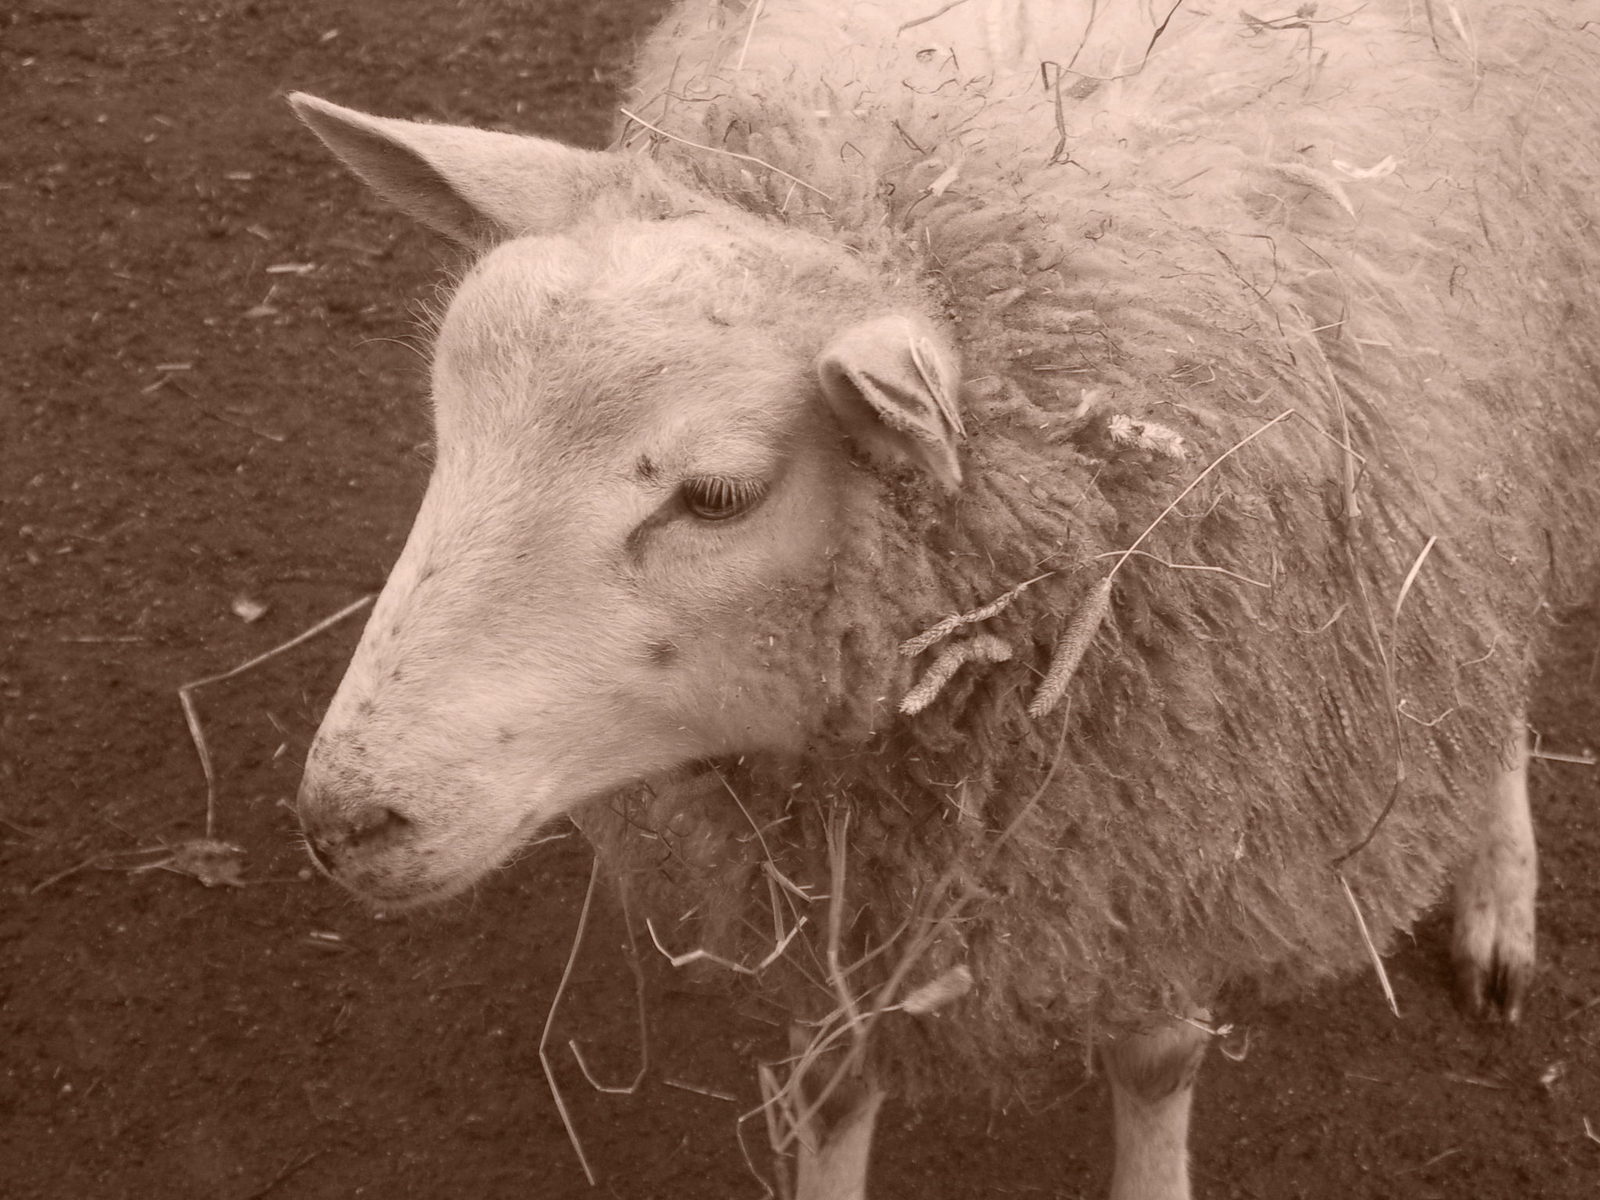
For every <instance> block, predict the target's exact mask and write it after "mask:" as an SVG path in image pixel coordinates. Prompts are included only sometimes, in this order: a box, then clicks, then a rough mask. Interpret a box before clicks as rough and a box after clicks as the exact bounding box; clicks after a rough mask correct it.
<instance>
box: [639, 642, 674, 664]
mask: <svg viewBox="0 0 1600 1200" xmlns="http://www.w3.org/2000/svg"><path fill="white" fill-rule="evenodd" d="M645 654H646V655H648V656H649V658H650V663H651V665H652V666H657V667H670V666H671V665H672V664H673V663H675V662H677V661H678V647H677V646H675V645H673V644H672V643H671V642H668V641H665V640H663V641H659V642H651V643H650V644H649V645H648V646H646V647H645Z"/></svg>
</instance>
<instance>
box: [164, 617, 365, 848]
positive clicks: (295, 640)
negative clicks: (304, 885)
mask: <svg viewBox="0 0 1600 1200" xmlns="http://www.w3.org/2000/svg"><path fill="white" fill-rule="evenodd" d="M376 599H377V596H376V595H375V594H374V595H368V596H363V597H361V599H359V600H357V601H355V602H354V603H351V604H347V605H345V606H344V607H343V608H341V609H340V610H339V611H338V612H336V613H334V614H333V615H332V616H331V617H324V618H323V619H322V620H320V621H318V622H317V623H316V624H315V625H313V626H312V627H311V628H310V629H307V630H305V631H304V632H302V633H297V634H296V635H295V636H294V637H292V638H290V639H289V640H288V641H287V642H284V643H283V644H282V645H278V646H274V647H273V648H272V649H271V650H268V651H266V652H265V653H264V654H258V655H256V656H255V657H254V658H252V659H249V660H247V661H245V662H242V663H240V664H239V665H238V666H237V667H234V668H233V669H232V670H228V671H223V672H222V673H221V674H218V675H207V676H206V677H205V678H204V679H195V680H191V681H190V682H188V683H185V684H183V685H181V686H180V687H179V688H178V703H179V704H181V705H182V706H183V719H184V720H185V721H186V722H187V723H188V725H189V737H190V738H191V739H192V740H193V742H194V748H195V750H196V751H197V752H198V753H199V755H200V770H201V771H203V772H204V773H205V777H206V834H205V835H206V839H207V840H208V841H209V840H212V839H214V838H215V836H216V813H217V776H216V772H215V771H214V770H213V769H212V766H211V751H210V750H209V749H208V748H207V747H206V735H205V733H204V731H203V730H202V729H201V728H200V714H199V712H198V711H197V710H196V708H195V705H194V695H193V693H194V692H195V691H197V690H198V689H200V688H203V687H207V686H209V685H211V684H213V683H221V682H222V681H223V680H224V679H232V678H233V677H234V676H235V675H242V674H244V673H245V672H246V671H248V670H251V669H252V668H254V667H258V666H260V665H261V664H262V663H264V662H266V661H267V660H268V659H270V658H273V657H276V656H277V655H279V654H282V653H284V652H285V651H286V650H292V649H294V648H295V647H296V646H298V645H300V643H301V642H306V641H310V640H311V639H312V638H314V637H316V636H317V634H319V633H322V632H323V631H324V630H326V629H331V628H332V627H333V626H335V625H337V624H338V623H339V622H340V621H343V620H344V619H345V618H346V617H349V616H353V615H354V614H355V613H358V612H360V611H361V610H362V609H363V608H365V607H366V606H367V605H369V604H371V603H372V602H373V601H374V600H376Z"/></svg>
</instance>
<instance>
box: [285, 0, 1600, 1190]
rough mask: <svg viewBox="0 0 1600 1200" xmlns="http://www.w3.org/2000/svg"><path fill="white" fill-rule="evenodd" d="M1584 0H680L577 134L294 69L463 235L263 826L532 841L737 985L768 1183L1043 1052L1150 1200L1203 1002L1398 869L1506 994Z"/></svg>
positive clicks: (1583, 478) (1419, 904) (433, 865)
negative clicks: (385, 545)
mask: <svg viewBox="0 0 1600 1200" xmlns="http://www.w3.org/2000/svg"><path fill="white" fill-rule="evenodd" d="M1595 16H1596V12H1595V6H1594V5H1592V4H1589V3H1587V2H1584V3H1570V2H1567V0H1542V2H1541V3H1534V4H1530V5H1528V6H1505V5H1491V4H1487V3H1484V4H1481V5H1473V4H1467V3H1458V4H1451V5H1447V6H1443V7H1442V8H1441V7H1438V6H1399V5H1391V4H1372V5H1366V6H1351V7H1350V8H1349V9H1348V10H1340V11H1338V12H1328V13H1323V12H1322V11H1321V10H1320V9H1317V8H1315V7H1314V6H1310V5H1306V6H1301V7H1299V8H1294V9H1289V8H1285V9H1283V10H1282V11H1281V12H1277V13H1268V14H1267V15H1262V16H1255V15H1250V14H1243V13H1233V12H1231V11H1229V12H1224V11H1221V10H1218V11H1215V12H1201V11H1199V10H1198V9H1195V8H1193V7H1188V6H1184V5H1182V3H1181V0H1180V3H1178V4H1175V5H1171V6H1167V5H1164V4H1163V5H1161V6H1159V7H1158V8H1150V7H1147V5H1145V4H1142V3H1140V4H1133V3H1130V4H1122V5H1099V4H1096V3H1094V2H1093V0H1073V2H1064V3H1056V4H1048V5H1047V4H1043V3H1028V2H1024V0H1016V2H1013V3H1010V4H999V3H980V2H979V0H970V2H969V3H958V4H956V5H940V4H938V3H936V2H935V0H880V2H878V3H866V2H861V3H845V2H843V0H766V2H763V0H756V2H755V3H748V4H745V3H739V2H738V0H681V2H680V3H679V4H678V5H677V6H676V7H675V8H674V9H673V10H672V11H671V12H670V13H669V14H668V16H667V17H666V19H665V20H664V22H663V23H662V24H661V25H660V27H659V28H658V29H657V31H656V32H655V33H654V34H653V35H652V36H651V37H650V38H649V40H648V41H647V42H646V43H645V44H644V46H643V48H642V51H641V54H640V57H639V62H638V65H637V73H636V76H635V82H634V87H633V90H632V93H631V98H630V101H629V104H628V106H626V107H625V109H624V122H623V124H622V126H621V130H620V133H619V138H618V143H617V145H616V146H614V147H613V148H612V149H610V150H607V151H603V152H597V151H586V150H579V149H574V148H569V147H566V146H563V145H560V144H558V143H555V142H551V141H547V140H541V139H537V138H532V137H523V136H518V135H513V134H507V133H499V132H489V131H481V130H471V129H463V128H453V127H447V126H440V125H432V124H425V123H417V122H410V121H402V120H396V119H390V118H381V117H375V116H369V115H365V114H361V113H357V112H353V111H351V110H348V109H344V108H340V107H338V106H336V105H333V104H330V103H328V102H326V101H323V100H319V99H315V98H312V97H310V96H305V95H296V96H294V97H292V103H293V104H294V107H295V108H296V110H297V112H298V113H299V115H300V116H301V117H302V118H303V119H304V120H305V122H306V123H307V124H308V125H309V126H310V127H311V128H312V130H313V131H314V132H315V133H316V134H317V135H318V136H320V137H321V139H322V140H323V141H324V142H326V143H327V145H328V146H329V147H330V148H331V149H332V151H333V152H334V153H335V154H336V155H337V156H338V157H339V158H341V159H342V160H343V161H344V162H345V163H346V164H347V165H348V166H349V167H350V168H351V169H353V170H354V172H355V173H356V174H358V175H359V176H361V177H362V178H363V179H364V180H365V181H366V182H367V183H368V184H370V185H371V186H372V187H373V188H374V189H375V190H376V191H377V192H378V193H379V194H381V195H382V196H384V197H386V198H387V199H388V200H390V201H391V202H393V203H394V204H395V205H396V206H398V207H399V208H400V209H402V210H404V211H405V212H407V213H409V214H410V215H412V216H413V217H415V218H417V219H419V220H421V221H422V222H423V223H425V224H427V225H428V226H430V227H432V228H434V229H435V230H437V231H439V232H441V233H442V234H444V235H445V236H447V237H449V238H451V239H453V240H455V241H456V242H459V243H460V244H462V245H463V246H465V247H467V248H468V249H469V250H470V251H472V252H473V253H474V254H475V255H476V260H475V262H474V264H473V265H472V267H471V269H470V270H469V271H467V273H466V274H465V276H464V277H463V278H462V279H461V281H460V283H459V286H458V287H457V288H456V290H455V292H454V295H453V298H452V299H451V300H450V303H449V306H448V310H447V311H446V312H445V314H444V316H443V318H442V320H441V322H440V324H439V326H438V329H437V336H436V341H435V346H434V353H433V360H432V388H433V397H434V416H435V424H436V434H437V445H438V451H437V459H436V462H435V465H434V468H433V474H432V478H431V480H430V482H429V485H428V489H427V493H426V495H425V497H424V499H423V501H422V504H421V508H420V511H419V513H418V515H417V519H416V523H415V526H414V528H413V530H412V533H411V536H410V538H409V540H408V541H407V543H406V546H405V548H404V550H403V552H402V553H401V555H400V558H399V561H398V562H397V564H396V566H395V568H394V571H393V573H392V574H391V576H390V578H389V580H388V583H387V585H386V586H385V588H384V590H383V593H382V595H381V596H380V598H379V600H378V601H377V604H376V606H375V608H374V611H373V613H372V616H371V619H370V621H369V623H368V626H367V628H366V631H365V634H364V636H363V638H362V641H361V644H360V646H359V648H358V649H357V651H356V653H355V657H354V659H353V661H352V663H351V665H350V667H349V670H348V673H347V674H346V676H345V678H344V680H343V682H342V684H341V685H340V687H339V689H338V692H337V694H336V695H335V697H334V699H333V701H332V703H331V705H330V707H329V709H328V712H327V714H326V717H325V719H324V721H323V723H322V726H321V728H320V730H319V732H318V735H317V737H316V740H315V742H314V744H313V747H312V749H311V752H310V754H309V756H308V759H307V763H306V769H305V775H304V779H303V782H302V785H301V790H300V794H299V801H298V806H299V814H300V819H301V822H302V825H303V828H304V831H305V834H306V838H307V842H308V845H309V847H310V849H311V853H312V855H313V857H314V858H315V860H316V862H317V863H318V865H319V866H320V867H321V868H322V869H323V870H324V871H325V872H326V873H327V874H328V875H330V876H331V877H332V878H334V879H335V880H337V881H338V882H340V883H341V884H343V885H345V886H346V887H348V888H350V889H351V890H352V891H354V892H356V893H357V894H359V895H360V896H363V897H365V898H366V899H367V900H369V901H370V902H372V903H374V904H377V905H380V906H383V907H385V908H396V907H402V906H405V905H410V904H419V903H423V902H426V901H430V900H437V899H440V898H443V897H447V896H450V895H453V894H456V893H459V892H460V891H462V890H463V889H466V888H468V887H470V886H471V885H472V884H473V883H474V882H475V881H476V880H478V879H480V878H482V877H483V876H484V874H485V873H487V872H489V871H491V870H492V869H494V868H495V867H496V866H497V865H499V864H501V863H503V862H505V861H506V860H507V859H508V857H509V856H511V855H512V854H513V853H514V851H515V850H516V849H517V847H518V846H520V845H521V844H523V843H524V842H526V841H527V840H528V839H529V838H530V836H531V835H533V834H534V833H535V832H536V831H538V830H539V829H541V828H543V827H545V826H546V825H548V824H549V823H550V822H552V821H554V820H556V819H557V818H558V817H561V816H567V817H570V818H571V819H573V820H574V821H576V822H577V823H578V824H579V825H580V826H581V827H582V828H583V830H584V831H585V833H586V834H587V835H588V837H589V838H590V840H591V841H592V842H593V843H594V845H595V848H596V851H597V854H598V855H599V856H600V858H601V859H602V861H603V862H604V863H605V864H606V865H607V866H608V868H609V869H610V870H611V871H612V872H613V873H614V874H615V875H616V877H617V878H618V879H619V880H622V881H623V882H624V883H625V885H626V892H627V895H628V898H629V903H630V904H634V905H637V906H638V907H639V908H640V909H641V910H642V911H643V912H645V913H646V914H647V915H648V919H649V929H650V932H651V935H652V936H653V937H654V938H656V940H657V944H658V945H660V946H661V947H662V949H663V950H664V951H667V952H669V953H675V954H676V953H679V952H682V953H683V955H684V957H685V958H700V959H710V960H712V961H716V962H722V963H725V964H730V965H732V966H734V967H735V968H736V969H737V972H736V973H737V974H738V976H739V978H740V979H741V980H743V981H744V982H746V983H747V984H748V985H749V986H751V987H752V988H756V989H760V990H763V991H764V992H765V993H766V994H767V995H769V996H770V997H772V998H773V999H775V1000H776V1001H778V1002H779V1003H781V1004H782V1005H783V1007H784V1008H785V1009H786V1011H788V1012H789V1013H790V1014H791V1015H792V1019H793V1021H794V1026H793V1028H794V1030H795V1040H796V1055H795V1058H794V1059H793V1060H792V1061H791V1063H790V1067H791V1071H790V1076H789V1078H788V1081H787V1083H786V1084H785V1085H784V1087H783V1088H782V1090H781V1091H780V1092H779V1093H778V1094H777V1095H776V1096H775V1097H774V1106H775V1107H776V1108H780V1109H782V1110H783V1111H784V1112H785V1113H787V1121H788V1124H787V1125H786V1126H785V1127H784V1133H783V1136H782V1137H780V1139H779V1141H780V1143H781V1144H797V1145H798V1175H799V1184H798V1188H799V1192H798V1194H799V1195H801V1196H802V1197H806V1198H807V1200H821V1198H828V1200H837V1198H848V1197H860V1196H863V1195H864V1194H865V1181H866V1163H867V1151H868V1147H869V1145H870V1140H871V1132H872V1125H873V1120H874V1117H875V1115H876V1113H877V1111H878V1107H879V1104H880V1103H881V1101H882V1099H883V1097H884V1096H885V1095H886V1094H888V1093H889V1092H891V1091H892V1092H895V1093H898V1094H900V1095H903V1096H905V1097H907V1098H909V1099H912V1100H915V1099H916V1098H918V1097H921V1096H924V1095H927V1094H929V1093H930V1092H932V1091H934V1090H937V1089H938V1088H940V1087H941V1086H949V1083H950V1081H951V1080H953V1079H961V1080H963V1081H967V1082H970V1081H978V1082H980V1083H985V1084H989V1085H992V1086H993V1088H994V1089H995V1090H997V1091H999V1090H1002V1089H1003V1086H1004V1082H1003V1081H1005V1080H1007V1079H1008V1078H1010V1076H1011V1074H1012V1072H1013V1071H1014V1070H1015V1069H1016V1068H1017V1067H1018V1066H1019V1065H1020V1064H1026V1063H1028V1062H1030V1061H1036V1060H1038V1059H1039V1058H1040V1057H1041V1056H1047V1055H1051V1054H1059V1053H1061V1051H1060V1050H1059V1049H1058V1047H1060V1046H1061V1045H1062V1044H1063V1043H1065V1044H1067V1045H1069V1046H1072V1045H1076V1046H1080V1047H1085V1048H1089V1047H1092V1048H1093V1049H1094V1052H1095V1054H1096V1055H1097V1057H1098V1061H1099V1062H1100V1063H1101V1064H1102V1066H1103V1068H1104V1070H1105V1073H1106V1075H1107V1076H1108V1078H1109V1082H1110V1086H1111V1091H1112V1097H1113V1107H1114V1114H1115V1130H1116V1132H1115V1143H1116V1144H1115V1165H1114V1172H1113V1182H1112V1195H1113V1196H1114V1197H1117V1198H1120V1200H1134V1198H1138V1200H1175V1198H1179V1197H1186V1196H1188V1195H1189V1184H1188V1178H1187V1175H1188V1172H1187V1165H1186V1149H1185V1143H1186V1139H1187V1124H1188V1119H1189V1112H1190V1108H1191V1103H1192V1085H1193V1080H1194V1076H1195V1072H1196V1070H1197V1068H1198V1066H1199V1063H1200V1059H1201V1057H1202V1054H1203V1052H1204V1049H1205V1045H1206V1042H1207V1041H1208V1040H1209V1038H1210V1037H1211V1036H1212V1031H1213V1028H1214V1027H1213V1026H1212V1025H1211V1024H1210V1023H1209V1022H1208V1014H1209V1013H1210V1012H1211V1011H1212V1010H1213V1009H1214V1008H1215V1007H1216V1006H1217V1005H1218V1004H1220V1003H1223V1002H1225V1000H1226V997H1227V994H1228V993H1227V989H1229V988H1230V987H1238V986H1246V985H1248V986H1253V987H1257V988H1261V989H1266V990H1268V991H1270V992H1274V993H1278V992H1281V993H1285V994H1287V993H1291V992H1293V991H1294V990H1297V989H1303V988H1306V987H1309V986H1311V985H1313V984H1315V983H1317V982H1318V981H1321V980H1324V979H1327V978H1330V977H1333V976H1336V975H1339V974H1347V973H1351V972H1354V971H1358V970H1364V969H1371V968H1372V965H1373V963H1374V961H1375V959H1376V956H1377V955H1378V954H1380V953H1381V952H1382V950H1383V949H1384V948H1385V947H1386V946H1388V944H1389V943H1390V942H1391V941H1392V939H1393V937H1394V936H1395V935H1396V933H1397V932H1399V931H1403V930H1405V929H1407V928H1408V927H1409V926H1410V925H1411V924H1412V922H1413V921H1414V920H1415V919H1416V918H1417V916H1418V915H1419V914H1420V913H1421V912H1422V911H1424V910H1425V909H1426V908H1428V907H1429V906H1430V905H1431V904H1433V903H1434V902H1435V901H1436V900H1437V899H1438V898H1439V896H1440V895H1441V894H1442V892H1443V891H1444V890H1446V889H1447V888H1448V887H1449V886H1450V883H1451V880H1452V879H1453V880H1454V887H1455V904H1456V928H1455V934H1454V953H1455V957H1456V960H1457V964H1458V971H1459V975H1460V981H1461V985H1462V988H1463V992H1464V995H1465V998H1466V1001H1467V1003H1469V1004H1470V1005H1471V1006H1473V1007H1474V1008H1477V1009H1480V1010H1484V1011H1486V1012H1488V1013H1489V1014H1491V1015H1494V1014H1498V1015H1500V1016H1502V1017H1503V1018H1505V1019H1507V1020H1516V1019H1517V1018H1518V1016H1519V1015H1520V1013H1521V1011H1522V1008H1523V1005H1524V1002H1525V997H1526V994H1527V991H1528V987H1529V982H1530V979H1531V977H1532V972H1533V969H1534V915H1533V913H1534V894H1535V883H1536V868H1535V848H1534V841H1533V830H1532V825H1531V821H1530V817H1529V812H1528V795H1527V778H1526V776H1527V770H1526V768H1527V748H1526V744H1525V738H1524V735H1523V732H1522V731H1523V728H1524V727H1523V708H1524V703H1525V700H1524V698H1525V696H1526V694H1527V690H1528V686H1529V675H1530V672H1531V668H1532V663H1533V659H1534V656H1535V652H1536V650H1537V647H1538V644H1539V640H1540V630H1541V627H1542V625H1543V624H1544V623H1545V618H1544V615H1543V614H1544V612H1545V610H1546V609H1547V608H1548V607H1549V606H1551V605H1552V604H1555V603H1557V602H1558V601H1559V600H1560V599H1561V598H1562V596H1563V595H1568V594H1570V593H1569V592H1568V591H1567V589H1571V588H1576V587H1581V586H1583V585H1584V584H1585V583H1586V582H1587V581H1588V579H1589V578H1590V575H1591V572H1592V569H1593V566H1594V562H1593V559H1594V554H1593V550H1592V548H1591V545H1592V541H1593V539H1592V537H1586V536H1585V535H1586V534H1588V533H1589V531H1591V530H1592V529H1593V528H1594V526H1595V522H1596V519H1597V517H1600V503H1597V500H1600V488H1597V477H1596V471H1595V468H1594V462H1595V460H1596V451H1597V449H1600V443H1597V437H1600V428H1597V426H1600V416H1597V413H1600V405H1597V403H1596V395H1595V381H1596V372H1595V368H1594V365H1593V364H1594V363H1595V361H1596V354H1597V351H1600V345H1597V343H1600V327H1597V325H1596V323H1595V322H1594V321H1593V320H1591V319H1589V314H1590V313H1592V312H1593V311H1594V309H1595V308H1596V301H1597V299H1600V295H1597V293H1600V275H1597V269H1600V240H1597V239H1596V237H1595V236H1594V228H1595V226H1594V221H1595V218H1596V215H1597V214H1596V208H1597V202H1596V200H1595V194H1596V187H1595V185H1596V182H1597V181H1600V156H1597V151H1596V148H1595V144H1594V141H1593V139H1592V138H1590V137H1588V136H1587V134H1588V132H1589V131H1592V129H1594V128H1595V127H1596V126H1597V124H1600V82H1597V81H1600V69H1597V68H1600V44H1597V41H1596V37H1595V34H1594V29H1595V28H1596V27H1597V26H1596V25H1595V24H1594V18H1595ZM689 947H694V948H696V949H697V950H698V951H703V953H698V954H697V953H694V952H691V951H689V950H688V948H689ZM1380 969H1381V968H1380ZM1086 1053H1087V1050H1086Z"/></svg>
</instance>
